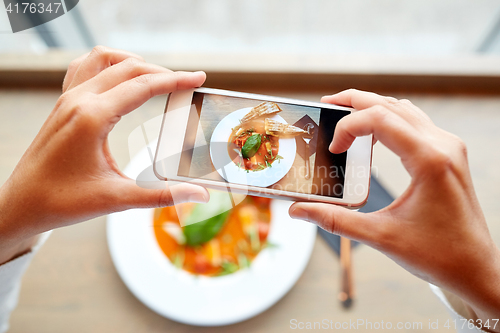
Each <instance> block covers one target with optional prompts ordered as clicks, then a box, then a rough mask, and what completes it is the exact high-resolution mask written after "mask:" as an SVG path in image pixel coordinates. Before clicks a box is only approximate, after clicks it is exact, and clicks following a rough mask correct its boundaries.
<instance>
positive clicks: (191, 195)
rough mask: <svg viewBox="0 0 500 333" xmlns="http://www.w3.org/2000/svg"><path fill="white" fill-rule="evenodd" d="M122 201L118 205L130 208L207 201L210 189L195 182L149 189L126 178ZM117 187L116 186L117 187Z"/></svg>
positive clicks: (122, 186)
mask: <svg viewBox="0 0 500 333" xmlns="http://www.w3.org/2000/svg"><path fill="white" fill-rule="evenodd" d="M120 188H121V190H120V191H119V192H118V193H121V196H120V198H119V199H118V200H120V201H121V202H120V203H118V204H117V206H125V207H128V208H156V207H166V206H172V205H177V204H180V203H183V202H198V203H206V202H208V200H209V199H210V195H209V194H208V191H207V190H206V189H205V188H203V187H201V186H197V185H194V184H189V183H180V184H176V185H174V186H171V187H168V186H167V185H166V183H165V188H164V189H147V188H142V187H139V186H137V184H136V183H135V181H134V180H132V179H124V180H123V184H122V185H121V186H120ZM115 189H116V187H115Z"/></svg>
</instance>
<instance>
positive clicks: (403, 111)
mask: <svg viewBox="0 0 500 333" xmlns="http://www.w3.org/2000/svg"><path fill="white" fill-rule="evenodd" d="M321 101H322V102H323V103H330V104H339V105H346V106H352V107H353V108H355V109H356V110H363V109H367V108H369V107H372V106H375V105H382V106H385V107H386V108H387V109H389V110H390V111H392V112H395V113H397V114H398V115H400V116H401V117H403V119H406V120H407V121H408V122H410V123H411V124H412V125H418V124H419V123H420V122H421V121H429V120H430V118H429V117H428V116H427V115H426V114H425V113H424V112H423V111H422V110H420V109H419V108H417V107H416V106H415V105H413V104H412V103H411V102H410V101H409V100H407V99H402V100H398V99H396V98H394V97H389V96H382V95H378V94H375V93H372V92H367V91H361V90H357V89H349V90H344V91H342V92H340V93H338V94H334V95H331V96H324V97H323V98H322V99H321Z"/></svg>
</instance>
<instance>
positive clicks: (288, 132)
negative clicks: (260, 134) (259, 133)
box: [265, 118, 307, 136]
mask: <svg viewBox="0 0 500 333" xmlns="http://www.w3.org/2000/svg"><path fill="white" fill-rule="evenodd" d="M265 130H266V134H267V135H275V136H296V135H301V134H307V131H305V130H303V129H302V128H299V127H297V126H293V125H290V124H283V123H280V122H279V121H276V120H273V119H269V118H266V121H265Z"/></svg>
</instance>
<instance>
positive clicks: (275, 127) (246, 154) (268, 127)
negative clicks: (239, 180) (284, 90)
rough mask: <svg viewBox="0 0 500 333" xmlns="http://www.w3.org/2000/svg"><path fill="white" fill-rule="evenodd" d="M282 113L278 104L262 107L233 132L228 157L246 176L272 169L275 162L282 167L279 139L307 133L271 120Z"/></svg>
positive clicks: (264, 104)
mask: <svg viewBox="0 0 500 333" xmlns="http://www.w3.org/2000/svg"><path fill="white" fill-rule="evenodd" d="M281 111H282V110H281V108H280V107H279V106H278V104H276V103H273V102H263V103H260V104H259V105H257V106H256V107H254V108H252V109H251V110H250V111H249V112H248V113H247V114H246V115H245V116H243V118H241V120H240V124H239V125H238V126H236V127H234V128H232V129H231V135H230V136H229V144H228V153H229V157H230V158H231V160H232V161H233V162H234V163H235V164H236V165H237V166H238V167H240V168H241V169H244V170H246V171H247V172H250V171H261V170H265V169H267V168H271V167H272V164H273V163H274V162H275V161H278V163H279V161H280V160H281V159H283V157H282V156H280V155H279V154H278V151H279V138H280V137H291V136H296V135H300V134H305V133H307V132H306V131H304V130H303V129H301V128H298V127H295V126H292V125H288V124H286V123H281V122H279V121H277V120H274V119H271V118H268V116H269V115H273V114H275V113H278V112H281Z"/></svg>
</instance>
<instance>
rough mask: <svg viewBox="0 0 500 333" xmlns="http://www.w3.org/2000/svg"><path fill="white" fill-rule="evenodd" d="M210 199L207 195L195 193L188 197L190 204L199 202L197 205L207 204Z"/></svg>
mask: <svg viewBox="0 0 500 333" xmlns="http://www.w3.org/2000/svg"><path fill="white" fill-rule="evenodd" d="M208 200H209V197H208V196H207V195H206V194H205V193H193V194H191V195H190V196H188V201H189V202H197V203H207V202H208Z"/></svg>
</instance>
